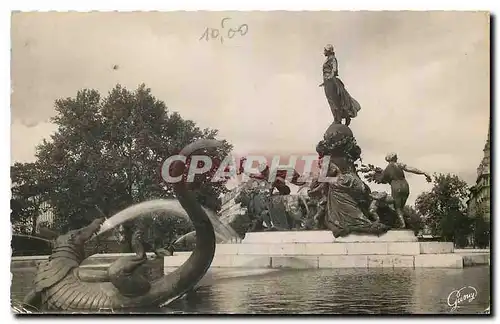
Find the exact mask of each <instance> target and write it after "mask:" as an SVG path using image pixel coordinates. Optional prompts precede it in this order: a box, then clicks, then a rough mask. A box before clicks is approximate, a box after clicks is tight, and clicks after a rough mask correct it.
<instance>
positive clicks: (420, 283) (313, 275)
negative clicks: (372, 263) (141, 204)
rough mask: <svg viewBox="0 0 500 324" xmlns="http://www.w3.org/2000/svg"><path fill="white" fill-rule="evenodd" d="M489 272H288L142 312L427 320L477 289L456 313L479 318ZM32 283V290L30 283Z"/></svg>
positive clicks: (21, 289)
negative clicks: (456, 293)
mask: <svg viewBox="0 0 500 324" xmlns="http://www.w3.org/2000/svg"><path fill="white" fill-rule="evenodd" d="M489 271H490V268H489V267H471V268H464V269H324V270H323V269H322V270H284V271H279V272H274V273H271V274H266V275H263V276H252V277H246V278H235V279H226V280H221V281H216V282H214V283H212V284H211V285H210V286H205V287H200V288H199V289H198V291H197V292H196V293H194V294H190V295H189V296H188V297H187V298H186V299H184V300H180V301H177V302H175V303H173V304H171V305H169V307H166V308H162V309H141V310H138V311H139V312H155V313H158V312H162V313H202V314H208V313H212V314H213V313H238V314H242V313H243V314H249V313H259V314H301V313H302V314H318V313H322V314H423V313H449V312H450V309H451V307H450V306H448V303H447V298H448V295H449V294H450V293H451V292H452V291H453V290H455V289H460V288H462V287H463V286H473V287H474V288H476V290H477V292H478V296H477V298H476V299H475V300H473V301H472V302H470V303H468V302H466V303H464V304H461V305H460V306H461V307H460V308H459V309H458V310H456V313H462V314H475V313H479V312H482V311H484V310H485V309H486V308H487V307H488V305H489V296H490V273H489ZM13 272H14V273H13V274H14V278H13V287H12V295H13V298H16V299H19V298H22V297H23V296H24V294H25V293H26V292H27V291H28V290H29V282H30V280H31V278H32V277H33V274H34V270H33V269H14V271H13ZM26 282H28V284H27V283H26Z"/></svg>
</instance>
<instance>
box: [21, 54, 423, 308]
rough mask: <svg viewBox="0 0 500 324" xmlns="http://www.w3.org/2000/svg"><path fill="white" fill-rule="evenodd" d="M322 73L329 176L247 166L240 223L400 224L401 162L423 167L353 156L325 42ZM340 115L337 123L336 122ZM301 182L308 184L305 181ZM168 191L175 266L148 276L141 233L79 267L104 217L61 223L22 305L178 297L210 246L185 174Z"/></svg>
mask: <svg viewBox="0 0 500 324" xmlns="http://www.w3.org/2000/svg"><path fill="white" fill-rule="evenodd" d="M324 54H325V56H326V61H325V63H324V65H323V83H322V84H321V85H320V86H323V87H324V91H325V95H326V98H327V102H328V104H329V105H330V109H331V112H332V114H333V119H334V122H333V124H332V125H330V127H329V128H328V129H327V131H326V132H325V134H324V136H323V139H322V140H321V141H319V143H318V144H317V146H316V151H317V153H318V155H319V159H318V161H319V164H320V166H321V165H322V164H324V163H325V164H326V163H327V164H328V165H327V166H326V170H327V172H326V173H327V176H328V181H327V182H325V181H320V179H319V178H318V177H317V176H316V177H314V178H313V179H312V181H311V183H310V184H309V183H305V182H301V181H299V174H298V173H297V172H296V171H295V170H276V175H277V177H276V180H275V181H272V182H270V181H269V174H272V172H270V170H269V168H268V167H266V168H264V171H262V172H261V173H260V174H254V175H252V176H251V181H249V182H248V183H246V187H245V188H243V190H242V191H241V193H240V194H239V196H238V197H236V199H235V200H236V202H237V203H239V204H241V205H242V206H243V207H245V208H246V209H247V214H248V216H249V218H250V220H251V224H250V226H249V228H248V230H249V231H277V230H278V231H286V230H314V229H327V230H330V231H332V233H333V235H334V236H335V237H339V236H346V235H349V234H351V233H365V234H373V235H380V234H382V233H385V232H386V231H388V230H389V229H391V228H405V227H406V226H407V224H406V221H405V214H404V206H405V204H406V200H407V198H408V195H409V186H408V182H407V181H406V179H405V172H411V173H415V174H422V175H425V176H426V178H427V180H428V181H430V176H429V175H428V174H426V173H424V172H422V171H420V170H418V169H415V168H412V167H410V166H407V165H405V164H403V163H400V162H398V158H397V155H396V154H394V153H391V154H388V155H387V157H386V161H387V163H388V164H387V166H386V168H385V169H382V168H379V167H375V166H373V165H367V166H366V165H359V163H358V162H359V161H360V158H361V148H360V147H359V146H358V145H357V143H356V139H355V137H354V134H353V132H352V131H351V129H350V128H349V127H348V126H349V124H350V123H351V120H352V119H353V118H355V117H356V116H357V115H358V113H359V111H360V110H361V106H360V105H359V103H358V102H357V101H356V100H355V99H354V98H353V97H352V96H351V95H350V94H349V93H348V91H347V90H346V88H345V86H344V84H343V82H342V81H341V80H340V79H339V73H338V64H337V59H336V58H335V52H334V49H333V46H331V45H327V46H326V47H325V49H324ZM343 121H344V122H345V123H344V124H343V123H342V122H343ZM219 145H221V143H220V142H217V141H213V140H201V141H197V142H195V143H193V144H191V145H189V146H188V147H186V148H185V149H184V150H183V151H182V152H181V153H180V154H181V155H185V156H189V155H191V154H192V153H193V152H195V151H197V150H199V149H202V148H207V147H208V148H209V147H218V146H219ZM185 167H186V166H185V164H184V163H183V162H180V161H177V162H175V163H174V165H173V169H172V170H173V174H172V175H173V176H174V177H175V176H179V175H181V174H183V173H184V172H185ZM290 171H292V172H293V176H292V177H291V183H292V184H294V185H297V186H301V189H307V194H305V195H304V194H302V193H301V192H303V191H302V190H300V192H299V194H297V195H291V194H290V193H291V190H290V187H289V186H288V185H287V183H286V180H285V179H287V172H290ZM359 173H366V175H365V178H366V179H367V180H368V181H374V182H377V183H382V184H388V185H390V187H391V194H390V195H389V194H387V193H385V192H372V191H371V190H370V188H369V187H368V185H367V184H366V183H365V182H364V181H363V180H362V179H361V177H360V176H359ZM307 185H308V187H307ZM174 190H175V194H176V197H177V199H178V200H179V202H180V203H181V205H182V207H183V208H184V209H185V210H186V212H187V214H188V216H189V218H190V219H191V221H192V222H193V225H194V227H195V232H196V235H195V240H196V244H195V248H194V250H193V252H192V254H191V256H190V257H189V259H188V260H187V261H186V262H185V263H184V264H183V265H182V266H181V267H179V268H178V269H177V270H176V271H174V272H172V273H170V274H167V275H165V276H163V277H162V278H160V279H157V280H155V281H152V282H150V280H148V279H147V278H145V277H143V276H142V275H141V274H140V273H139V272H138V271H137V269H138V268H139V267H140V266H142V265H143V264H145V263H146V262H147V258H146V254H145V251H144V242H142V240H141V237H140V235H136V236H134V237H133V239H132V244H131V245H132V246H133V247H134V252H135V256H132V257H122V258H120V259H118V260H117V261H115V262H114V263H113V264H111V266H110V267H109V268H107V269H105V270H99V271H98V270H85V269H83V268H81V267H80V265H81V263H82V262H83V261H84V260H85V258H86V256H85V253H84V249H83V247H84V244H85V242H87V241H88V240H90V239H91V238H92V237H93V236H94V234H96V233H97V232H98V231H99V229H100V226H101V224H102V222H103V219H97V220H95V221H94V222H92V223H91V224H90V225H89V226H87V227H85V228H82V229H78V230H74V231H70V232H69V233H66V234H64V235H61V236H59V237H58V238H57V240H56V243H55V246H54V248H53V251H52V254H51V255H50V257H49V260H48V261H46V262H44V263H42V264H41V265H40V266H39V268H38V270H37V273H36V276H35V279H34V288H33V290H32V291H31V292H30V293H29V294H28V295H27V296H26V298H25V300H24V303H25V305H29V306H33V307H36V308H37V309H39V310H82V311H101V310H103V309H127V308H135V309H136V308H141V307H151V306H160V305H162V304H165V303H167V302H169V301H171V300H173V299H176V298H179V297H180V296H182V295H184V294H185V293H186V292H188V291H189V290H191V289H193V287H194V286H195V285H196V284H197V283H198V282H199V281H200V280H201V278H202V277H203V276H204V275H205V273H206V271H207V270H208V268H209V267H210V265H211V262H212V260H213V257H214V253H215V244H216V238H215V233H214V228H213V226H212V223H211V222H210V219H209V218H208V217H207V214H206V213H205V211H204V210H203V208H202V206H201V205H200V204H199V202H198V201H197V200H196V198H195V195H194V194H193V193H192V192H191V191H190V190H189V189H188V187H187V186H186V184H185V183H183V182H179V183H175V184H174Z"/></svg>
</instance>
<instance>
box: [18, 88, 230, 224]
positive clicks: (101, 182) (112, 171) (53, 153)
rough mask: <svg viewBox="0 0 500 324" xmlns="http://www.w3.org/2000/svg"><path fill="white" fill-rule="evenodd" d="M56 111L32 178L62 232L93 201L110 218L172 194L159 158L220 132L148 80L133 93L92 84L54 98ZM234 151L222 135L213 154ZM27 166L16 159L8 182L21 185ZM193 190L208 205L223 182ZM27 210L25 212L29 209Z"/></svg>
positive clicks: (82, 218)
mask: <svg viewBox="0 0 500 324" xmlns="http://www.w3.org/2000/svg"><path fill="white" fill-rule="evenodd" d="M55 109H56V112H57V115H56V116H55V117H53V119H52V121H53V122H54V123H55V124H56V125H57V126H58V129H57V131H56V132H55V133H54V134H53V135H52V136H51V137H50V139H48V140H44V141H43V142H42V143H41V144H40V145H39V146H38V147H37V152H36V163H35V165H36V169H37V172H38V173H37V174H38V175H37V177H36V179H35V180H34V181H35V182H36V183H37V186H38V187H39V189H38V191H37V195H39V194H40V193H41V199H43V200H44V201H47V202H49V204H50V205H51V207H52V208H53V212H54V214H55V224H56V225H57V228H58V230H60V231H65V230H68V229H70V228H78V227H81V226H85V225H86V224H88V222H89V221H90V220H92V219H93V218H95V217H97V216H99V213H98V212H97V208H96V207H98V208H99V209H100V210H102V211H103V212H104V214H106V215H107V216H110V215H113V214H114V213H116V212H117V211H119V210H122V209H123V208H125V207H128V206H131V205H133V204H135V203H138V202H141V201H145V200H149V199H154V198H167V197H174V194H173V188H172V186H171V185H170V184H166V183H165V182H164V181H163V180H162V178H161V173H160V170H161V164H162V162H163V161H164V160H165V159H166V158H167V157H168V156H171V155H174V154H176V153H178V152H179V151H180V150H181V149H182V148H183V147H184V146H185V145H187V144H189V143H191V142H193V141H195V140H197V139H202V138H208V139H215V138H216V137H217V135H218V131H217V130H211V129H200V128H199V127H198V126H197V125H196V124H195V123H194V122H193V121H191V120H185V119H183V118H182V117H181V116H180V115H179V114H178V113H175V112H174V113H170V112H169V111H168V110H167V107H166V106H165V103H164V102H162V101H160V100H158V99H156V98H155V97H154V96H153V95H152V94H151V90H150V89H148V88H146V87H145V85H140V86H139V87H138V88H137V90H135V91H129V90H127V89H126V88H124V87H122V86H120V85H117V86H116V87H115V88H114V89H112V90H111V91H110V92H109V93H108V95H107V97H105V98H102V97H101V95H100V93H99V92H98V91H96V90H90V89H85V90H81V91H78V93H77V94H76V97H73V98H65V99H59V100H57V101H56V102H55ZM231 149H232V147H231V145H230V144H229V143H227V142H226V141H224V145H223V148H222V149H219V150H217V151H215V152H211V154H212V156H214V157H217V158H218V159H220V160H222V159H223V158H224V157H225V156H226V155H227V154H228V153H229V152H230V150H231ZM32 168H34V166H32V165H30V164H18V165H15V166H14V167H12V172H13V180H15V182H21V183H25V182H26V181H27V180H26V176H23V172H28V171H29V170H31V169H32ZM202 180H206V176H205V178H203V179H202ZM42 189H43V190H42ZM194 189H195V192H196V195H197V197H198V198H199V200H200V202H201V203H202V204H204V205H205V206H206V207H208V208H210V209H213V210H218V208H220V202H219V201H218V199H217V198H218V197H219V195H220V194H221V193H223V192H225V190H226V188H225V186H224V183H223V182H217V183H212V182H209V181H202V183H201V184H200V185H198V186H196V188H194ZM13 190H14V189H13ZM16 190H18V189H16ZM19 190H20V189H19ZM23 192H24V191H23ZM25 198H26V195H24V196H22V199H20V201H24V203H25V202H26V199H25ZM23 208H24V207H23ZM32 209H33V208H32ZM32 209H27V208H24V209H23V210H24V211H26V212H24V213H25V214H30V215H32V214H33V213H34V212H32ZM28 210H29V212H28ZM25 214H22V215H25ZM20 215H21V214H20ZM17 217H18V218H20V219H21V218H23V217H25V216H17ZM129 225H130V224H128V225H127V226H129Z"/></svg>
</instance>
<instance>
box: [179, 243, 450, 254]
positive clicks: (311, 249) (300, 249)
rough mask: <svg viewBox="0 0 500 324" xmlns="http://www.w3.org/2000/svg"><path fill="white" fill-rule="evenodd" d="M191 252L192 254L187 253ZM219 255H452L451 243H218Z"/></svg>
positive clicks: (217, 252) (217, 250) (217, 251)
mask: <svg viewBox="0 0 500 324" xmlns="http://www.w3.org/2000/svg"><path fill="white" fill-rule="evenodd" d="M186 253H190V252H186ZM215 253H216V254H217V255H226V254H229V255H276V256H279V255H419V254H440V253H453V243H451V242H372V243H368V242H366V243H365V242H346V243H275V244H261V243H255V244H218V245H217V248H216V252H215Z"/></svg>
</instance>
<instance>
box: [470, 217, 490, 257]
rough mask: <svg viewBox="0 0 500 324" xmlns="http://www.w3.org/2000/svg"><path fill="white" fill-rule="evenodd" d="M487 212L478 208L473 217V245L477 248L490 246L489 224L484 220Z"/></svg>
mask: <svg viewBox="0 0 500 324" xmlns="http://www.w3.org/2000/svg"><path fill="white" fill-rule="evenodd" d="M486 213H487V211H486V210H485V209H484V208H480V209H479V210H478V211H477V212H476V213H475V215H474V218H473V228H474V245H475V246H477V247H479V248H486V247H488V246H489V245H490V230H491V229H490V222H489V221H487V220H486V219H485V214H486Z"/></svg>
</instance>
